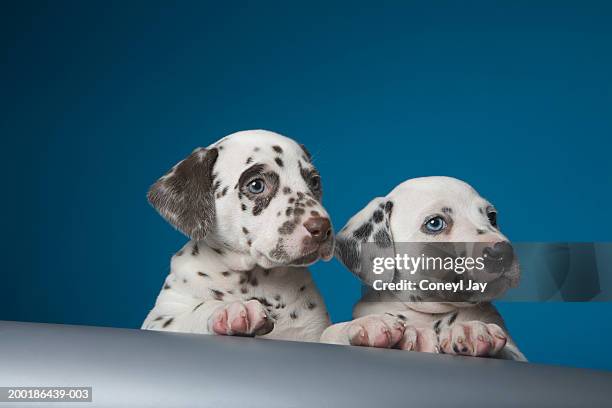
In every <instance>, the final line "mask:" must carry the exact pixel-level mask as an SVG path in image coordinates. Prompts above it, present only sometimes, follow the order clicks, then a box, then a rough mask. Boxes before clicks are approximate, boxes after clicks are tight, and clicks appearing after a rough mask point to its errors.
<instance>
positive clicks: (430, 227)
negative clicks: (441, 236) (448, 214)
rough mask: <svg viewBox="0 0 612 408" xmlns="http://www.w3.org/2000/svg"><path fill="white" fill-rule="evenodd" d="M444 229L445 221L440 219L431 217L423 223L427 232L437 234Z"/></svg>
mask: <svg viewBox="0 0 612 408" xmlns="http://www.w3.org/2000/svg"><path fill="white" fill-rule="evenodd" d="M444 228H446V221H444V218H442V217H433V218H431V219H429V220H428V221H427V222H426V223H425V229H426V230H427V231H428V232H433V233H437V232H440V231H442V230H443V229H444Z"/></svg>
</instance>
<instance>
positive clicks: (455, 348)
mask: <svg viewBox="0 0 612 408" xmlns="http://www.w3.org/2000/svg"><path fill="white" fill-rule="evenodd" d="M453 351H454V352H455V353H457V354H459V353H460V351H461V350H459V346H457V344H455V343H453Z"/></svg>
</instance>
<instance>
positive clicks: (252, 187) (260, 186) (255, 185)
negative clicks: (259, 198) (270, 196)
mask: <svg viewBox="0 0 612 408" xmlns="http://www.w3.org/2000/svg"><path fill="white" fill-rule="evenodd" d="M247 189H248V190H249V192H250V193H253V194H261V193H263V192H264V190H265V189H266V183H265V182H264V181H263V180H262V179H255V180H253V181H251V182H250V183H249V184H248V185H247Z"/></svg>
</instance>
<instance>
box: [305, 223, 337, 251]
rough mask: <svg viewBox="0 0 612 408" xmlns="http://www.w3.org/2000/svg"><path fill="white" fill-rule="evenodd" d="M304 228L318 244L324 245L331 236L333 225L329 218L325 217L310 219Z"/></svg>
mask: <svg viewBox="0 0 612 408" xmlns="http://www.w3.org/2000/svg"><path fill="white" fill-rule="evenodd" d="M304 228H306V230H307V231H308V232H310V235H311V236H312V238H313V240H314V241H315V242H316V243H319V244H320V243H322V242H325V240H327V239H328V238H329V237H330V235H331V223H330V222H329V218H323V217H310V218H309V219H307V220H306V221H305V222H304Z"/></svg>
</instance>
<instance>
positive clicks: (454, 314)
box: [447, 312, 457, 326]
mask: <svg viewBox="0 0 612 408" xmlns="http://www.w3.org/2000/svg"><path fill="white" fill-rule="evenodd" d="M456 318H457V312H455V313H453V314H452V315H450V317H449V318H448V323H447V324H448V325H449V326H450V325H451V324H453V323H454V322H455V319H456Z"/></svg>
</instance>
